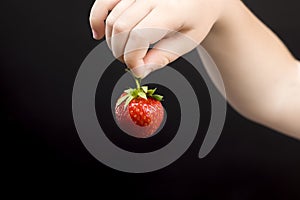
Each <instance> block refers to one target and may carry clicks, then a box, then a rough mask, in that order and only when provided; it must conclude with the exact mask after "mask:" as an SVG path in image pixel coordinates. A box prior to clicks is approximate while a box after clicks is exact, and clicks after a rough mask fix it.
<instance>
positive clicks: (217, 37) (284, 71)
mask: <svg viewBox="0 0 300 200" xmlns="http://www.w3.org/2000/svg"><path fill="white" fill-rule="evenodd" d="M109 11H111V12H110V14H108V13H109ZM105 20H106V23H105V22H104V21H105ZM90 24H91V28H92V31H93V37H94V38H95V39H101V38H102V37H103V36H104V35H105V36H106V39H107V43H108V46H109V47H110V49H111V50H112V52H113V54H114V55H115V56H116V57H118V58H119V59H120V60H122V61H123V62H125V63H126V65H127V66H128V67H129V68H130V69H131V70H132V71H133V73H134V74H135V75H136V76H137V77H141V78H143V77H145V76H147V75H148V74H149V73H150V72H152V71H154V70H157V69H160V68H161V67H164V66H166V65H167V64H169V63H170V62H172V61H174V60H176V59H177V58H178V57H179V56H181V55H183V54H185V53H187V52H189V51H191V50H192V49H194V48H195V46H193V45H187V43H186V42H185V41H184V39H183V38H182V37H180V35H178V34H174V33H173V32H172V33H171V32H170V31H177V32H179V33H181V34H182V35H185V36H186V37H188V38H190V39H191V40H192V41H194V43H195V44H196V45H199V44H201V45H202V46H203V47H204V48H205V49H206V51H207V52H208V53H209V55H210V56H211V57H212V59H213V60H214V62H215V63H216V65H217V67H218V70H219V71H220V74H221V76H222V79H223V82H224V86H225V90H226V97H227V100H228V102H229V103H230V104H231V105H232V106H233V107H234V108H235V109H236V110H237V111H238V112H239V113H241V114H242V115H243V116H245V117H247V118H249V119H251V120H253V121H255V122H258V123H260V124H263V125H265V126H267V127H270V128H272V129H274V130H277V131H280V132H282V133H285V134H287V135H289V136H291V137H294V138H297V139H300V63H299V61H298V60H296V59H295V58H294V57H293V56H292V54H291V53H290V52H289V51H288V49H287V48H286V47H285V45H284V44H283V43H282V42H281V41H280V40H279V38H278V37H277V36H276V35H275V34H274V33H273V32H272V31H271V30H270V29H269V28H268V27H267V26H266V25H264V24H263V23H262V22H261V21H260V20H259V19H258V18H257V17H256V16H255V15H254V14H253V13H251V11H249V9H247V7H246V6H245V5H244V4H243V3H242V2H241V1H239V0H96V2H95V3H94V5H93V8H92V10H91V14H90ZM145 28H159V29H162V30H169V31H166V32H164V31H162V32H158V33H156V34H144V33H142V32H140V31H139V30H143V29H145ZM118 33H124V34H123V35H122V37H115V38H114V37H113V36H114V35H116V34H118ZM141 39H142V40H141ZM140 41H142V42H140ZM153 43H156V44H155V47H156V48H154V49H152V50H150V51H148V48H146V47H149V45H150V44H153ZM169 46H172V48H173V49H176V52H177V53H172V52H170V51H164V50H163V49H168V47H169ZM132 48H133V49H138V50H135V51H130V49H132ZM178 52H179V53H178Z"/></svg>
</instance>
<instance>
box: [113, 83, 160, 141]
mask: <svg viewBox="0 0 300 200" xmlns="http://www.w3.org/2000/svg"><path fill="white" fill-rule="evenodd" d="M136 84H137V88H135V89H132V88H129V89H127V90H125V91H124V93H123V94H122V95H121V96H120V97H119V99H118V101H117V103H116V107H115V114H116V121H117V123H118V125H119V127H120V128H121V129H122V130H123V131H125V132H126V133H127V134H129V135H131V136H134V137H137V138H147V137H150V136H152V135H153V134H154V133H155V132H156V131H157V129H158V128H159V127H160V125H161V123H162V121H163V118H164V109H163V106H162V104H161V102H160V101H161V100H162V98H163V97H162V96H161V95H158V94H154V92H155V90H156V89H148V87H147V86H142V87H140V82H139V80H137V79H136Z"/></svg>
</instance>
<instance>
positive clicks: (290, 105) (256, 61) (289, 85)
mask: <svg viewBox="0 0 300 200" xmlns="http://www.w3.org/2000/svg"><path fill="white" fill-rule="evenodd" d="M232 2H233V3H229V4H228V7H227V8H226V9H225V10H224V14H223V15H222V16H221V17H220V20H218V21H217V22H216V24H215V25H214V27H213V28H212V30H211V31H210V33H209V35H208V36H207V37H206V39H205V40H204V41H203V42H202V45H203V47H204V48H205V49H206V50H207V51H208V53H209V54H210V55H211V57H212V58H213V60H214V61H215V63H216V64H217V66H218V68H219V70H220V73H221V75H222V78H223V81H224V85H225V89H226V95H227V98H228V101H229V102H230V103H231V105H232V106H233V107H234V108H235V109H237V110H238V111H239V112H240V113H241V114H243V115H244V116H246V117H248V118H250V119H252V120H254V121H257V122H260V123H262V124H264V125H267V126H269V127H272V128H274V129H276V130H279V131H282V132H285V133H287V134H290V135H292V136H294V137H297V138H300V123H299V119H300V103H299V102H300V69H299V68H300V67H299V65H297V61H296V60H295V59H294V58H293V56H292V55H291V54H290V52H289V51H288V50H287V48H286V47H285V46H284V45H283V43H282V42H281V41H280V40H279V39H278V37H277V36H276V35H275V34H274V33H272V32H271V31H270V30H269V29H268V28H267V27H266V26H265V25H264V24H263V23H262V22H260V21H259V20H258V19H257V18H256V17H255V16H254V15H253V14H252V13H251V12H250V11H249V10H248V9H247V8H246V7H245V6H244V5H243V4H242V2H240V1H232Z"/></svg>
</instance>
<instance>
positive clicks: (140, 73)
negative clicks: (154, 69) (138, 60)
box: [131, 66, 145, 78]
mask: <svg viewBox="0 0 300 200" xmlns="http://www.w3.org/2000/svg"><path fill="white" fill-rule="evenodd" d="M144 70H145V69H144V67H142V66H140V67H134V68H132V69H131V72H132V73H133V75H134V76H135V77H137V78H144V73H145V72H144Z"/></svg>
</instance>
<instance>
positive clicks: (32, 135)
mask: <svg viewBox="0 0 300 200" xmlns="http://www.w3.org/2000/svg"><path fill="white" fill-rule="evenodd" d="M92 3H93V1H90V0H89V1H79V0H72V1H70V0H69V1H57V0H52V1H37V0H27V1H6V2H4V1H2V2H1V3H0V4H1V17H0V22H1V33H0V34H1V68H0V70H1V71H0V89H1V90H0V91H1V99H0V103H1V136H2V139H1V147H2V149H3V150H2V155H3V156H2V160H1V165H2V166H4V167H5V170H3V176H2V178H1V179H2V181H3V182H4V184H5V185H6V186H7V187H5V191H10V192H9V195H12V196H14V195H18V194H21V195H23V196H26V195H33V196H37V195H38V194H39V193H40V192H43V194H42V195H43V196H48V195H51V194H58V193H59V192H63V193H65V194H67V195H79V194H84V195H89V194H96V195H97V197H98V198H104V196H107V195H109V196H110V197H117V196H120V195H121V197H122V198H131V199H136V198H138V199H148V198H149V199H154V198H155V199H162V198H168V199H169V198H170V199H173V198H180V199H183V198H185V199H192V198H197V199H262V198H264V199H266V198H267V199H269V198H272V199H292V198H293V199H299V198H300V190H299V184H300V142H299V141H297V140H294V139H291V138H289V137H287V136H284V135H282V134H279V133H277V132H275V131H272V130H269V129H267V128H264V127H262V126H260V125H257V124H255V123H252V122H250V121H248V120H246V119H244V118H243V117H241V116H240V115H239V114H237V113H236V112H235V111H233V110H232V109H231V108H230V107H229V109H228V113H227V119H226V124H225V127H224V131H223V133H222V135H221V138H220V140H219V142H218V144H217V145H216V147H215V148H214V150H213V151H212V152H211V153H210V154H209V156H207V157H206V158H204V159H198V158H197V153H198V151H199V145H200V144H201V140H200V139H199V138H198V139H196V140H195V141H194V143H193V145H192V146H191V147H190V148H189V150H188V151H187V152H186V153H185V154H184V155H183V156H182V157H181V158H180V159H179V160H177V161H176V162H174V163H173V164H171V165H170V166H168V167H166V168H164V169H162V170H159V171H156V172H152V173H147V174H128V173H123V172H118V171H115V170H113V169H110V168H109V167H106V166H104V165H103V164H101V163H100V162H98V161H97V160H96V159H94V158H93V157H92V155H90V154H89V153H88V152H87V150H86V149H85V147H84V146H83V145H82V143H81V141H80V139H79V137H78V134H77V132H76V130H75V127H74V124H73V118H72V110H71V102H72V99H71V97H72V96H71V95H72V87H73V82H74V79H75V76H76V73H77V70H78V68H79V66H80V64H81V62H82V61H83V59H84V58H85V56H86V55H87V54H88V53H89V51H90V50H92V49H93V47H95V46H96V45H97V44H98V43H99V42H97V41H94V40H93V39H92V37H91V33H90V29H89V23H88V16H89V10H90V8H91V6H92ZM246 4H247V5H248V6H249V7H250V8H251V9H252V11H253V12H254V13H255V14H256V15H257V16H258V17H259V18H260V19H262V20H263V21H264V22H265V23H266V24H267V25H268V26H269V27H271V28H272V30H274V31H275V32H276V33H277V34H278V35H279V37H280V38H281V39H282V40H283V41H284V42H285V44H286V45H287V46H288V48H289V49H290V50H291V52H292V53H293V54H294V55H295V56H296V57H297V58H298V59H299V58H300V37H299V35H300V20H299V19H300V13H299V9H300V5H299V3H298V1H296V0H286V1H271V0H251V1H250V0H249V1H246ZM99 56H101V55H99ZM4 177H5V178H4ZM2 189H3V188H2ZM297 197H298V198H297Z"/></svg>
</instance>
